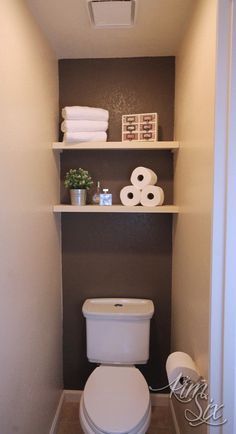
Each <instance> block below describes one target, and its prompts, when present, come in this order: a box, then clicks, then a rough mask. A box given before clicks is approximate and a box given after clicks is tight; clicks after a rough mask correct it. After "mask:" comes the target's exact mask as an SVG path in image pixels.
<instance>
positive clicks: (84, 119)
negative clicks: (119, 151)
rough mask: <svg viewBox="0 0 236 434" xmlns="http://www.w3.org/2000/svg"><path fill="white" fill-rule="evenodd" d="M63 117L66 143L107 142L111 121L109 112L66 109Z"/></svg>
mask: <svg viewBox="0 0 236 434" xmlns="http://www.w3.org/2000/svg"><path fill="white" fill-rule="evenodd" d="M62 117H63V119H64V121H63V122H62V124H61V131H62V132H63V133H64V136H63V141H64V142H67V143H79V142H106V140H107V133H106V131H107V129H108V119H109V112H108V111H107V110H104V109H101V108H93V107H81V106H71V107H64V108H63V109H62Z"/></svg>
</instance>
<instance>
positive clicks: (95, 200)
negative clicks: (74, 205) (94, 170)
mask: <svg viewBox="0 0 236 434" xmlns="http://www.w3.org/2000/svg"><path fill="white" fill-rule="evenodd" d="M100 194H101V185H100V181H98V182H97V188H96V192H95V193H94V195H93V198H92V202H93V204H94V205H99V203H100Z"/></svg>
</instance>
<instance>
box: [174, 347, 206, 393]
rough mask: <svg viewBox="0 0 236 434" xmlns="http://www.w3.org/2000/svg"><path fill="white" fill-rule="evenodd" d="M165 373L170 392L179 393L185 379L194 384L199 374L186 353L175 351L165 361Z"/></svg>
mask: <svg viewBox="0 0 236 434" xmlns="http://www.w3.org/2000/svg"><path fill="white" fill-rule="evenodd" d="M166 373H167V377H168V381H169V386H170V388H171V390H172V391H173V392H175V393H177V394H178V393H181V388H182V385H183V381H184V379H185V378H189V379H190V380H192V381H193V382H196V381H198V380H199V378H200V374H199V371H198V368H197V366H196V364H195V363H194V361H193V359H192V358H191V357H190V356H189V355H188V354H186V353H182V352H181V351H176V352H175V353H172V354H170V355H169V357H168V358H167V361H166Z"/></svg>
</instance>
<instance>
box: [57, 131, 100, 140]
mask: <svg viewBox="0 0 236 434" xmlns="http://www.w3.org/2000/svg"><path fill="white" fill-rule="evenodd" d="M63 141H64V142H66V143H80V142H106V141H107V134H106V133H105V132H104V131H94V132H83V131H81V132H80V133H65V134H64V136H63Z"/></svg>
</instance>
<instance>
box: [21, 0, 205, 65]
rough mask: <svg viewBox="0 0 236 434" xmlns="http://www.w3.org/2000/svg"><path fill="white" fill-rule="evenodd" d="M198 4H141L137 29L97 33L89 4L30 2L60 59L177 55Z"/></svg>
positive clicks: (146, 0) (82, 0) (141, 0)
mask: <svg viewBox="0 0 236 434" xmlns="http://www.w3.org/2000/svg"><path fill="white" fill-rule="evenodd" d="M196 1H198V0H137V3H138V5H137V6H138V8H137V19H136V25H135V26H134V27H132V28H129V29H95V28H93V27H92V25H91V24H90V20H89V16H88V10H87V0H27V3H28V5H29V7H30V9H31V11H32V12H33V14H34V16H35V17H36V20H37V22H38V23H39V25H40V27H41V28H42V29H43V31H44V33H45V34H46V36H47V38H48V39H49V41H50V43H51V45H52V47H53V49H54V51H55V53H56V55H57V57H58V58H59V59H69V58H103V57H142V56H172V55H175V54H176V52H177V49H178V45H179V43H180V40H181V38H182V35H183V32H184V29H185V26H186V23H187V21H188V17H189V14H190V13H191V10H192V8H193V5H194V3H196Z"/></svg>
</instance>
